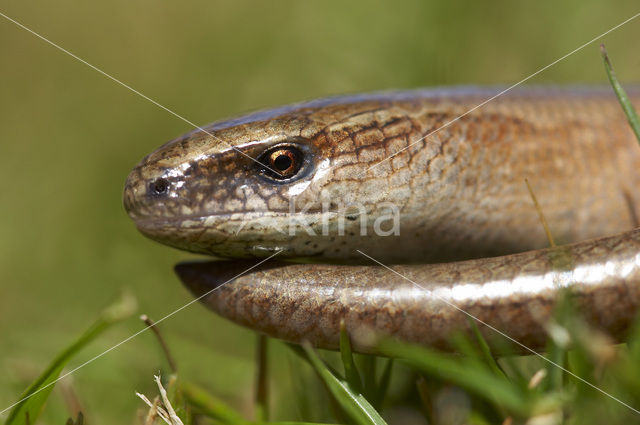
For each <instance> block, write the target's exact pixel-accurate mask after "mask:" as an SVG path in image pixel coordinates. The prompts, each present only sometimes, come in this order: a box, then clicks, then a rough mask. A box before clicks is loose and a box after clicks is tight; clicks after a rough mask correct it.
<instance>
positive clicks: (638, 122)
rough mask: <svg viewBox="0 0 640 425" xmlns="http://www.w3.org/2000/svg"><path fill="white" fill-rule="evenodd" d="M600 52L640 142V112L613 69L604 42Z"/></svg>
mask: <svg viewBox="0 0 640 425" xmlns="http://www.w3.org/2000/svg"><path fill="white" fill-rule="evenodd" d="M600 52H601V53H602V59H603V60H604V69H605V70H606V71H607V77H609V82H610V83H611V87H613V91H614V92H615V93H616V96H617V97H618V101H619V102H620V105H621V106H622V109H623V110H624V114H625V115H626V116H627V120H628V121H629V124H630V125H631V128H632V129H633V132H634V133H635V134H636V138H637V139H638V142H640V118H638V114H637V113H636V110H635V109H634V107H633V105H632V104H631V101H630V100H629V97H628V96H627V93H626V92H625V91H624V89H623V88H622V84H620V82H619V81H618V79H617V78H616V73H615V72H614V71H613V66H611V61H610V60H609V56H608V55H607V50H606V49H605V48H604V44H601V45H600Z"/></svg>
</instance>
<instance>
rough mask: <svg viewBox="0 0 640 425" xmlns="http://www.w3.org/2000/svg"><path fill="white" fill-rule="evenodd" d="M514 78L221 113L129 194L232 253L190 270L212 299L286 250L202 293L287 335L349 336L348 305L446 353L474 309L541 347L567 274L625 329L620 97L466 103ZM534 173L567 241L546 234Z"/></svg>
mask: <svg viewBox="0 0 640 425" xmlns="http://www.w3.org/2000/svg"><path fill="white" fill-rule="evenodd" d="M497 92H498V89H492V88H455V89H433V90H417V91H407V92H393V93H380V94H371V95H360V96H351V97H338V98H331V99H323V100H317V101H312V102H307V103H302V104H297V105H292V106H286V107H282V108H277V109H272V110H268V111H263V112H258V113H254V114H251V115H247V116H244V117H241V118H237V119H231V120H226V121H222V122H218V123H214V124H211V125H209V126H207V127H205V128H204V129H205V130H206V131H205V132H202V131H199V130H198V131H194V132H191V133H189V134H186V135H184V136H182V137H180V138H178V139H175V140H173V141H171V142H169V143H167V144H165V145H164V146H162V147H160V148H159V149H158V150H156V151H154V152H153V153H151V154H150V155H148V156H147V157H145V158H144V159H143V160H142V161H141V162H140V163H139V164H138V165H137V166H136V167H135V169H134V170H133V171H132V172H131V174H130V175H129V177H128V179H127V182H126V186H125V191H124V203H125V207H126V209H127V211H128V213H129V215H130V216H131V218H132V219H133V220H134V221H135V223H136V225H137V227H138V229H139V230H140V231H142V233H144V234H145V235H146V236H148V237H150V238H152V239H154V240H156V241H159V242H161V243H164V244H167V245H171V246H173V247H177V248H180V249H185V250H189V251H193V252H197V253H204V254H209V255H214V256H217V257H223V258H228V259H233V260H232V261H213V262H204V263H187V264H180V265H178V266H177V267H176V271H177V273H178V275H179V276H180V278H181V279H182V281H183V282H184V283H185V284H186V285H187V287H188V288H189V289H190V290H191V291H192V292H193V293H194V294H202V293H204V292H207V291H209V290H211V289H212V288H214V287H216V286H218V285H220V284H221V283H223V282H225V281H226V280H228V279H229V278H231V277H233V276H235V275H237V274H238V273H240V272H242V271H243V270H245V269H247V268H248V267H249V266H250V265H251V264H254V263H255V262H256V260H255V259H254V260H251V258H257V257H266V256H269V255H272V254H273V253H274V252H281V253H280V254H279V255H278V257H279V259H280V260H286V262H267V263H265V264H264V265H263V266H261V267H259V268H258V269H256V270H252V271H251V272H249V273H247V274H245V275H243V276H241V277H238V278H236V279H235V280H234V281H233V282H231V283H229V284H227V285H224V286H222V287H220V288H219V289H218V290H216V291H214V292H213V293H212V294H210V295H209V296H208V297H206V298H205V299H204V300H203V301H204V303H205V304H206V305H207V306H208V307H209V308H212V309H213V310H215V311H216V312H218V313H220V314H221V315H223V316H225V317H227V318H230V319H231V320H233V321H235V322H238V323H241V324H243V325H245V326H249V327H251V328H253V329H256V330H259V331H262V332H264V333H266V334H269V335H272V336H276V337H279V338H283V339H286V340H289V341H301V340H309V341H311V342H312V343H314V344H315V345H316V346H318V347H325V348H336V347H337V345H338V337H339V324H340V321H341V320H344V321H345V323H346V325H347V328H348V329H349V330H350V331H351V332H352V333H354V334H357V333H358V332H360V331H361V330H362V331H366V332H363V335H364V334H365V333H366V334H368V333H369V332H370V331H373V332H374V333H382V334H387V335H392V336H394V337H397V338H399V339H401V340H405V341H411V342H416V343H421V344H426V345H430V346H437V347H443V348H447V347H448V345H447V340H448V338H449V337H450V335H451V334H452V332H453V331H455V330H464V329H466V328H467V327H468V324H467V317H466V316H465V314H463V313H461V312H460V311H459V310H458V309H460V310H464V311H465V312H468V313H469V314H471V315H473V316H474V317H476V318H478V319H479V320H482V321H483V322H485V323H487V324H489V325H490V326H493V327H495V328H496V329H499V330H500V331H501V332H504V333H505V334H507V335H509V336H510V337H513V338H514V339H516V340H517V341H520V342H521V343H523V344H526V345H527V346H529V347H531V348H534V349H540V348H542V347H543V344H544V341H545V338H546V334H545V330H544V324H545V322H546V321H547V319H548V318H549V316H550V314H551V311H552V308H553V305H554V303H555V301H556V299H557V296H558V292H559V291H560V290H561V288H571V290H572V292H573V293H574V294H576V299H577V300H578V305H579V307H580V309H581V311H582V312H583V314H584V315H585V317H586V318H587V319H588V320H589V322H590V323H591V324H593V325H594V326H596V327H598V328H600V329H602V330H604V331H607V332H608V333H609V334H611V335H613V336H614V337H616V338H618V339H620V338H623V337H624V334H625V332H626V331H627V329H628V328H629V326H630V324H631V321H632V319H633V318H634V316H635V313H636V312H637V311H638V305H639V303H640V231H638V230H631V229H633V228H634V227H636V225H637V216H636V211H637V210H638V208H639V207H640V196H639V195H638V194H637V191H636V188H637V187H638V186H639V184H640V172H638V169H639V166H640V148H639V147H638V146H637V142H636V141H635V140H634V137H633V134H632V132H631V130H630V128H629V127H628V124H627V123H626V120H625V117H624V114H623V112H622V110H621V109H620V107H619V105H618V104H617V101H616V99H615V97H614V95H613V94H612V93H610V91H609V90H607V89H604V88H578V87H572V88H535V87H534V88H526V89H516V90H512V91H510V92H508V93H507V94H505V95H503V96H500V97H499V98H497V99H495V100H494V101H492V102H490V103H488V104H486V105H484V106H483V107H481V108H478V109H475V110H473V111H472V112H470V113H467V114H465V113H466V112H467V111H469V110H471V109H472V108H474V106H476V105H478V104H480V103H481V102H482V101H483V100H485V99H487V98H489V97H491V96H492V95H494V94H495V93H497ZM632 100H633V101H634V103H636V104H639V103H640V94H637V93H634V94H633V95H632ZM461 115H462V117H461V118H459V119H457V117H459V116H461ZM425 136H427V137H425ZM525 178H528V179H529V181H530V182H531V183H532V186H533V189H534V191H535V194H536V196H537V198H538V199H539V201H540V204H541V208H542V211H543V212H544V214H545V217H546V219H547V221H548V222H549V225H550V229H551V233H552V234H553V235H554V237H555V239H556V241H558V242H561V243H562V244H567V245H563V246H560V247H558V248H554V249H545V246H546V245H547V240H546V236H545V233H544V229H543V227H542V226H541V224H540V221H539V218H538V216H537V212H536V210H535V208H534V207H533V205H532V202H531V198H530V196H529V193H528V192H527V188H526V186H525V184H524V179H525ZM610 235H615V236H610ZM362 253H365V254H367V255H368V256H370V257H371V258H373V259H375V260H377V261H379V262H381V263H382V264H401V265H396V266H393V270H395V271H396V272H397V273H396V272H394V271H391V270H390V269H387V268H385V267H382V266H380V265H378V264H376V263H375V262H373V261H372V260H371V259H370V258H367V257H366V256H364V255H363V254H362ZM300 263H305V264H300ZM306 263H313V264H306ZM434 263H435V264H434ZM483 332H484V333H485V335H487V337H488V338H489V339H490V341H494V340H495V338H494V337H495V334H494V333H492V332H491V330H488V329H486V328H484V330H483ZM492 335H493V336H492ZM354 344H355V348H356V349H357V350H359V351H363V352H371V351H373V350H374V347H372V346H371V345H370V340H369V339H367V338H355V339H354Z"/></svg>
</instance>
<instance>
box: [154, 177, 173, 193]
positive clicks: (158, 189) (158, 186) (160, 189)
mask: <svg viewBox="0 0 640 425" xmlns="http://www.w3.org/2000/svg"><path fill="white" fill-rule="evenodd" d="M168 188H169V182H168V181H167V180H166V179H162V178H161V179H157V180H155V181H154V182H152V183H151V190H152V191H153V193H155V194H156V195H162V194H164V193H165V192H166V191H167V189H168Z"/></svg>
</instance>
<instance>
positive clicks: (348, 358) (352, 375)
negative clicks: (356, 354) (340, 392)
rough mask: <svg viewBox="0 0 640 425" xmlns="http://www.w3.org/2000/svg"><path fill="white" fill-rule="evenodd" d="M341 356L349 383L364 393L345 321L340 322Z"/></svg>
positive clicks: (356, 390) (355, 389)
mask: <svg viewBox="0 0 640 425" xmlns="http://www.w3.org/2000/svg"><path fill="white" fill-rule="evenodd" d="M340 356H341V358H342V367H343V368H344V376H345V378H346V379H347V382H348V383H349V385H350V386H351V389H353V390H354V391H355V392H357V393H362V381H361V380H360V373H359V372H358V368H357V366H356V363H355V362H354V361H353V352H352V351H351V340H350V339H349V334H348V333H347V327H346V326H345V324H344V321H341V322H340Z"/></svg>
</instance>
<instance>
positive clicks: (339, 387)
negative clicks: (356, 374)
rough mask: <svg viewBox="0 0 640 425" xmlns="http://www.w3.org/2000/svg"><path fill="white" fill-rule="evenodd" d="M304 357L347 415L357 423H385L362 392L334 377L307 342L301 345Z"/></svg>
mask: <svg viewBox="0 0 640 425" xmlns="http://www.w3.org/2000/svg"><path fill="white" fill-rule="evenodd" d="M302 348H303V350H304V353H305V355H306V356H305V357H306V359H307V360H308V361H309V363H310V364H311V366H313V368H314V369H315V371H316V373H317V374H318V376H320V378H321V379H322V381H323V382H324V383H325V385H326V386H327V388H328V389H329V391H330V392H331V394H332V395H333V396H334V397H335V399H336V401H337V402H338V403H339V404H340V406H341V407H342V408H343V409H344V410H345V412H347V414H348V415H349V417H350V418H351V419H352V420H353V421H354V422H355V423H358V424H362V425H371V424H377V425H381V424H386V422H385V421H384V419H382V416H380V414H379V413H378V412H377V411H376V410H375V409H374V408H373V406H371V404H370V403H369V402H368V401H367V399H365V398H364V396H363V395H362V394H359V393H356V392H355V391H353V390H352V389H351V387H350V386H349V384H348V383H347V381H346V380H343V379H340V378H338V377H336V376H335V375H334V374H333V373H331V371H330V370H329V369H328V368H327V366H326V365H325V364H324V362H323V361H322V360H321V359H320V357H318V355H317V354H316V352H315V351H314V350H313V348H312V347H311V346H310V345H309V344H304V345H303V346H302Z"/></svg>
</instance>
